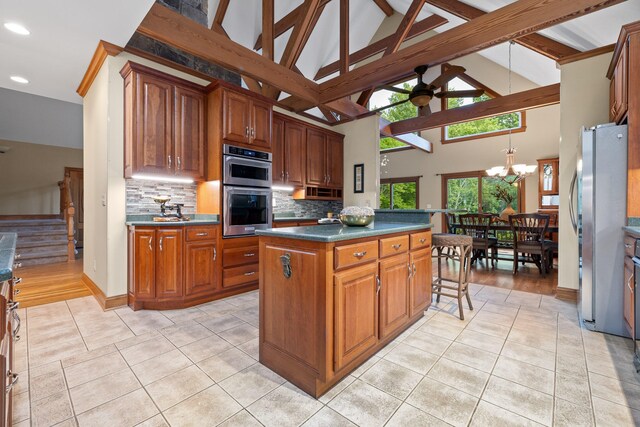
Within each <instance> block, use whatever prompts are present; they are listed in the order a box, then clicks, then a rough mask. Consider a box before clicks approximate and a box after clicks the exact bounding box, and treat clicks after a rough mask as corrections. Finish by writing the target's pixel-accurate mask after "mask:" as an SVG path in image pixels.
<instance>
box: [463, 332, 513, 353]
mask: <svg viewBox="0 0 640 427" xmlns="http://www.w3.org/2000/svg"><path fill="white" fill-rule="evenodd" d="M456 342H459V343H462V344H466V345H469V346H471V347H475V348H479V349H480V350H484V351H490V352H491V353H496V354H499V353H500V351H501V350H502V346H503V345H504V339H502V338H498V337H494V336H491V335H487V334H483V333H481V332H476V331H471V330H468V329H465V330H464V331H462V333H461V334H460V335H459V336H458V338H457V339H456Z"/></svg>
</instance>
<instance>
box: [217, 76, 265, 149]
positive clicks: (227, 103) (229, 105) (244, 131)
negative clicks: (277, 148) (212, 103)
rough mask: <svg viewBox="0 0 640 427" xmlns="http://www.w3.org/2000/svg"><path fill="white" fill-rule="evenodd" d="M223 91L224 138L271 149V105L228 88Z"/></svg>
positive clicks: (233, 141)
mask: <svg viewBox="0 0 640 427" xmlns="http://www.w3.org/2000/svg"><path fill="white" fill-rule="evenodd" d="M222 91H223V93H222V103H223V107H222V124H223V125H222V139H223V140H225V141H226V142H230V143H237V144H239V145H246V146H251V147H260V148H263V149H265V148H266V149H271V120H272V109H271V105H270V104H268V103H267V102H264V101H261V100H258V99H254V98H250V97H248V96H246V95H244V94H241V93H238V92H234V91H231V90H228V89H222Z"/></svg>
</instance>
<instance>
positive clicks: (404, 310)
mask: <svg viewBox="0 0 640 427" xmlns="http://www.w3.org/2000/svg"><path fill="white" fill-rule="evenodd" d="M409 268H410V265H409V256H408V255H407V254H404V255H398V256H394V257H393V258H389V259H386V260H384V261H381V262H380V285H381V286H380V338H381V339H382V338H384V337H386V336H387V335H389V334H391V333H392V332H394V331H396V330H397V329H398V328H400V327H401V326H403V325H404V324H405V323H406V322H407V321H408V320H409Z"/></svg>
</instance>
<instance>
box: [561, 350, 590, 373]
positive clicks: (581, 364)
mask: <svg viewBox="0 0 640 427" xmlns="http://www.w3.org/2000/svg"><path fill="white" fill-rule="evenodd" d="M556 372H557V373H559V374H562V375H571V376H574V377H581V378H585V379H586V378H587V362H586V360H585V357H584V354H580V355H567V354H564V353H560V352H558V358H557V359H556Z"/></svg>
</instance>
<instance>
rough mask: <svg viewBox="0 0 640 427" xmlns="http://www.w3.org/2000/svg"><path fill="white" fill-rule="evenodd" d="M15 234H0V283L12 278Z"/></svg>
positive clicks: (16, 237) (16, 236)
mask: <svg viewBox="0 0 640 427" xmlns="http://www.w3.org/2000/svg"><path fill="white" fill-rule="evenodd" d="M17 240H18V235H17V234H16V233H0V282H4V281H5V280H9V279H11V278H12V277H13V261H14V258H15V255H16V241H17Z"/></svg>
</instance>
